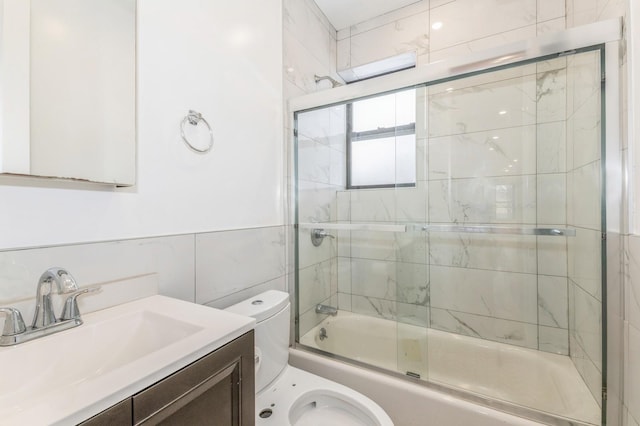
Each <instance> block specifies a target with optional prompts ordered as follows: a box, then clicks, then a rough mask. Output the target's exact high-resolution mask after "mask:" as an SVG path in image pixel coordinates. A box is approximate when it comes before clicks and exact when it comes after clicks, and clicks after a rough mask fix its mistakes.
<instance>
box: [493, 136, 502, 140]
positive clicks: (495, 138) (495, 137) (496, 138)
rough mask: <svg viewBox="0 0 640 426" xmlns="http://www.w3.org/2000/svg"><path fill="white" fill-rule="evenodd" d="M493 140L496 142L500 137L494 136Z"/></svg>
mask: <svg viewBox="0 0 640 426" xmlns="http://www.w3.org/2000/svg"><path fill="white" fill-rule="evenodd" d="M491 139H493V140H494V141H496V140H498V139H500V136H493V137H492V138H491Z"/></svg>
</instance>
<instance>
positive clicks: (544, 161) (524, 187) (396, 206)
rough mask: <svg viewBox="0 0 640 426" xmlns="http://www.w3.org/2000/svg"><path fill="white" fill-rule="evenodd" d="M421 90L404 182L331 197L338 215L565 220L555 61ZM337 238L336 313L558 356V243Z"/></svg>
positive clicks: (561, 297)
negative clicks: (412, 158)
mask: <svg viewBox="0 0 640 426" xmlns="http://www.w3.org/2000/svg"><path fill="white" fill-rule="evenodd" d="M421 91H422V92H421V93H419V94H418V96H417V99H418V101H417V102H418V108H419V109H421V110H422V111H424V112H425V113H424V114H418V116H419V117H425V118H426V119H425V120H424V121H425V122H424V123H422V122H418V123H416V128H417V129H418V130H417V139H418V141H417V145H418V150H419V151H420V149H421V148H422V150H423V152H419V153H418V158H419V160H418V161H419V163H418V165H417V176H418V177H417V183H416V187H415V188H397V189H377V190H349V191H346V190H345V191H339V192H338V193H337V197H336V203H337V206H335V210H332V211H335V212H336V214H337V220H338V221H344V222H349V221H350V222H374V223H375V222H417V223H425V222H429V223H443V224H448V223H469V224H473V223H480V224H486V223H494V224H513V225H530V226H531V225H541V226H545V225H546V226H566V224H567V217H566V216H567V209H566V204H567V177H566V171H567V169H566V161H562V159H564V158H566V146H567V144H566V132H565V127H566V126H565V123H566V118H567V117H566V59H564V58H563V59H558V60H553V61H547V62H544V63H540V64H537V65H535V64H534V65H527V66H523V67H519V68H515V69H509V70H504V71H501V72H498V73H492V74H487V75H481V76H475V77H471V78H467V79H464V80H458V81H454V82H448V83H446V84H443V85H438V86H432V87H429V88H428V89H425V88H423V89H421ZM477 105H483V108H482V109H481V110H480V111H479V109H478V108H477V107H476V106H477ZM419 121H420V120H419ZM556 153H562V154H561V155H554V154H556ZM558 157H560V159H559V158H558ZM337 237H338V238H337V240H338V241H337V245H338V247H337V252H338V265H337V269H338V276H337V280H338V283H337V289H338V303H339V306H340V308H341V309H346V310H351V311H353V312H358V313H362V314H366V315H374V316H380V317H383V318H388V319H393V320H399V321H401V322H407V323H412V324H420V325H426V326H431V327H433V328H438V329H443V330H447V331H453V332H457V333H462V334H467V335H471V336H475V337H481V338H486V339H490V340H497V341H502V342H506V343H511V344H515V345H519V346H525V347H529V348H535V349H541V350H544V351H548V352H555V353H561V354H568V348H569V333H568V328H569V321H568V314H567V309H568V303H569V300H568V281H567V273H568V269H567V261H568V256H567V241H566V240H565V239H558V240H556V239H549V238H545V237H538V238H536V237H528V236H499V235H474V234H447V233H444V234H443V233H439V234H438V233H432V234H431V235H426V234H423V233H412V232H410V233H389V232H372V231H351V232H347V231H343V232H340V233H339V234H338V235H337Z"/></svg>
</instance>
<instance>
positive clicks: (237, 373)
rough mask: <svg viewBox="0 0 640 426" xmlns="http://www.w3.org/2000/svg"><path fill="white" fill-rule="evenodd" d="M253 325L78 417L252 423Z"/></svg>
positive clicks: (97, 423) (96, 425) (217, 425)
mask: <svg viewBox="0 0 640 426" xmlns="http://www.w3.org/2000/svg"><path fill="white" fill-rule="evenodd" d="M253 339H254V337H253V331H250V332H248V333H246V334H244V335H242V336H241V337H239V338H237V339H235V340H234V341H232V342H230V343H228V344H226V345H224V346H223V347H221V348H219V349H217V350H216V351H214V352H212V353H210V354H209V355H206V356H204V357H203V358H201V359H199V360H198V361H196V362H194V363H193V364H190V365H188V366H186V367H184V368H183V369H182V370H179V371H177V372H176V373H174V374H172V375H171V376H169V377H167V378H165V379H163V380H161V381H159V382H158V383H155V384H153V385H151V386H149V387H148V388H147V389H144V390H142V391H140V392H138V393H137V394H135V395H133V396H132V397H131V398H128V399H126V400H125V401H122V402H121V403H119V404H116V405H114V406H113V407H110V408H108V409H107V410H105V411H103V412H102V413H99V414H97V415H96V416H94V417H92V418H90V419H89V420H87V421H85V422H83V423H81V425H83V426H85V425H86V426H102V425H176V426H177V425H180V426H182V425H212V426H254V425H255V376H254V363H253V345H254V341H253Z"/></svg>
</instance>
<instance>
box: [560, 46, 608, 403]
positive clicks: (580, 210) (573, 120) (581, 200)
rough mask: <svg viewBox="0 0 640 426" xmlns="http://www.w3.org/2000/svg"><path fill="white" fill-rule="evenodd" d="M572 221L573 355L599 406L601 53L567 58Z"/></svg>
mask: <svg viewBox="0 0 640 426" xmlns="http://www.w3.org/2000/svg"><path fill="white" fill-rule="evenodd" d="M566 75H567V76H566V78H567V147H568V150H567V198H568V203H567V206H568V209H567V223H568V225H569V226H570V227H572V228H575V229H576V237H575V238H572V239H570V240H569V244H568V278H569V330H570V343H569V347H570V352H569V355H570V356H571V359H572V360H573V362H574V364H575V365H576V368H577V369H578V371H579V372H580V374H581V375H582V377H583V379H584V380H585V383H587V386H588V387H589V389H590V390H591V393H592V394H593V395H594V398H595V399H596V401H598V402H600V400H601V398H600V395H601V388H602V339H601V335H602V300H603V298H602V278H601V277H602V249H601V245H602V239H601V232H602V223H601V215H600V211H601V207H600V199H599V197H600V195H599V194H600V193H601V179H600V169H601V162H600V146H601V141H600V123H601V119H600V110H601V108H600V97H601V94H600V90H599V88H600V75H601V72H600V55H599V53H598V52H587V53H582V54H578V55H575V56H572V57H570V58H568V59H567V72H566Z"/></svg>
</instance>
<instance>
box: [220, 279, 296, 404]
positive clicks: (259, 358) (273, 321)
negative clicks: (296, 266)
mask: <svg viewBox="0 0 640 426" xmlns="http://www.w3.org/2000/svg"><path fill="white" fill-rule="evenodd" d="M225 310H226V311H229V312H233V313H236V314H240V315H245V316H248V317H253V318H255V320H256V328H255V340H256V393H258V392H260V391H261V390H263V389H265V388H266V387H267V385H268V384H269V383H271V382H272V381H273V380H274V379H275V378H276V377H278V375H279V374H280V372H282V370H283V369H284V367H286V365H287V363H288V361H289V322H290V320H291V317H290V312H291V304H290V303H289V294H288V293H285V292H283V291H278V290H269V291H265V292H264V293H260V294H258V295H257V296H253V297H251V298H249V299H247V300H244V301H242V302H240V303H237V304H235V305H232V306H229V307H228V308H226V309H225Z"/></svg>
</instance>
